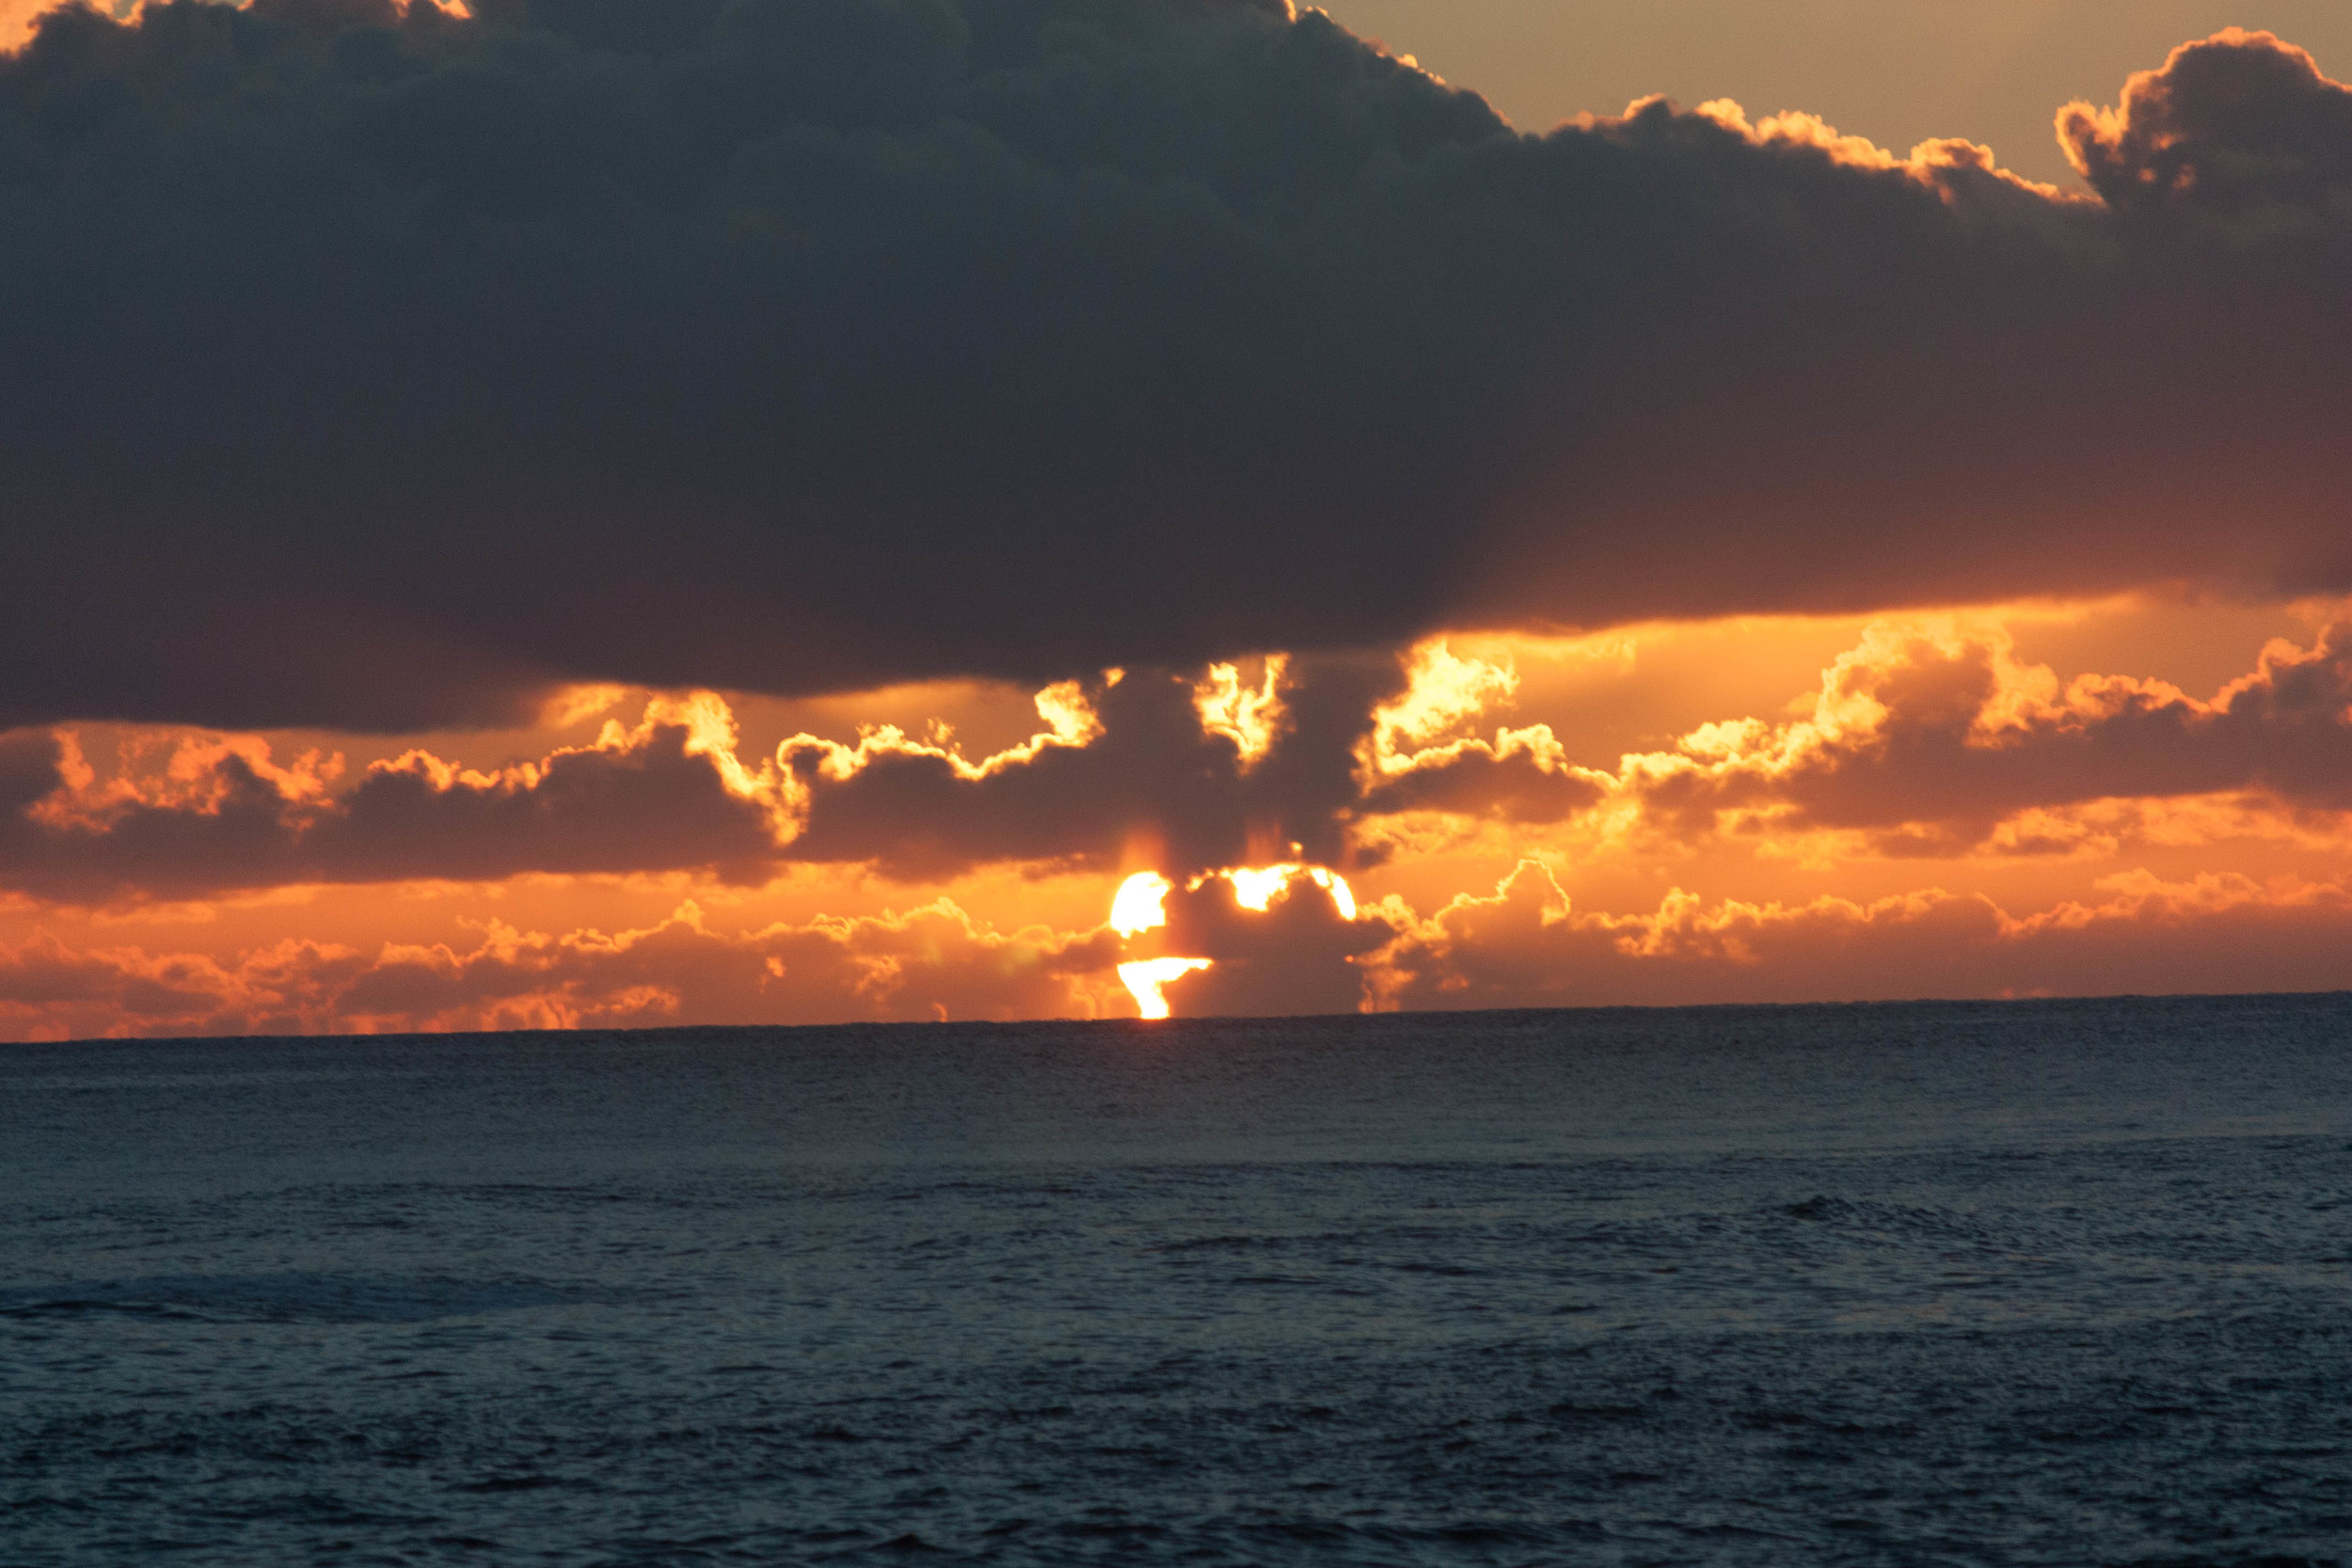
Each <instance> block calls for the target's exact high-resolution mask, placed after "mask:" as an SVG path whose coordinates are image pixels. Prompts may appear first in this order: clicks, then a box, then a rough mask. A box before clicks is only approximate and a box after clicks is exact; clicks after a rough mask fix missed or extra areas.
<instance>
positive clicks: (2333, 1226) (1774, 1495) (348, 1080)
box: [0, 996, 2352, 1568]
mask: <svg viewBox="0 0 2352 1568" xmlns="http://www.w3.org/2000/svg"><path fill="white" fill-rule="evenodd" d="M956 1560H976V1561H988V1562H999V1563H1009V1564H1026V1563H1093V1562H1142V1563H1152V1562H1180V1561H1181V1562H1188V1563H1293V1562H1295V1563H1327V1564H1387V1563H1394V1564H1424V1563H1426V1564H1453V1563H1479V1564H1489V1563H1490V1564H1523V1563H1600V1564H1633V1563H1661V1564H1665V1563H1673V1564H1681V1563H1707V1564H1712V1563H1738V1564H1748V1563H1756V1564H1764V1563H1770V1564H1804V1565H1813V1564H1845V1563H1856V1564H1860V1563H1872V1564H1876V1563H1887V1564H1895V1563H1901V1564H1909V1563H1935V1564H1974V1563H1988V1564H1989V1563H2049V1564H2064V1565H2068V1568H2086V1565H2092V1564H2107V1563H2149V1564H2156V1563H2162V1564H2192V1563H2196V1564H2201V1563H2247V1564H2252V1563H2266V1564H2286V1563H2298V1562H2334V1561H2352V997H2347V996H2335V997H2268V998H2244V999H2229V1000H2165V1001H2138V1000H2130V1001H2110V1002H2050V1003H2023V1004H1981V1005H1978V1004H1967V1005H1955V1004H1923V1005H1915V1006H1851V1007H1770V1008H1767V1007H1755V1008H1708V1009H1695V1010H1682V1011H1631V1010H1629V1011H1606V1012H1581V1013H1580V1012H1554V1013H1489V1014H1476V1015H1461V1016H1452V1017H1392V1018H1376V1019H1325V1020H1304V1021H1290V1022H1176V1023H1170V1024H1161V1025H1156V1026H1152V1025H1140V1024H1083V1025H1023V1026H1005V1027H992V1026H985V1025H938V1026H921V1027H894V1028H841V1029H819V1030H749V1031H675V1032H663V1033H656V1034H644V1035H633V1036H632V1035H618V1034H581V1035H552V1036H521V1037H516V1036H507V1037H440V1038H379V1039H293V1040H239V1041H213V1042H184V1043H170V1044H137V1043H96V1044H76V1045H61V1046H9V1047H0V1562H4V1563H6V1564H7V1565H8V1568H39V1565H43V1564H92V1563H129V1562H140V1563H145V1562H168V1563H179V1564H235V1565H238V1568H246V1565H254V1564H277V1563H310V1562H322V1563H326V1562H333V1563H444V1562H446V1563H506V1562H514V1563H533V1564H582V1565H587V1564H599V1565H601V1564H638V1563H647V1564H651V1563H663V1564H667V1563H750V1562H776V1563H803V1562H845V1563H854V1562H914V1561H941V1562H945V1561H956Z"/></svg>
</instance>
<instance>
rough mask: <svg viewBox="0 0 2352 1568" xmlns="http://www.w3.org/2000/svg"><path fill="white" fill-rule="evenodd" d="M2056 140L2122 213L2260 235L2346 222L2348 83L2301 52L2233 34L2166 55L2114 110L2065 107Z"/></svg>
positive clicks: (2137, 78)
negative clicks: (2184, 218)
mask: <svg viewBox="0 0 2352 1568" xmlns="http://www.w3.org/2000/svg"><path fill="white" fill-rule="evenodd" d="M2058 140H2059V142H2060V143H2061V144H2063V146H2064V147H2065V149H2066V152H2067V156H2068V157H2069V158H2070V159H2072V160H2073V162H2074V166H2075V167H2076V168H2077V169H2079V170H2080V171H2081V172H2082V175H2083V178H2084V179H2086V180H2088V181H2090V185H2091V188H2092V189H2093V190H2095V191H2097V192H2098V193H2099V195H2100V196H2101V197H2102V198H2105V199H2106V202H2107V204H2108V205H2109V206H2111V207H2113V208H2115V209H2116V210H2117V211H2118V212H2121V213H2124V214H2135V215H2153V214H2164V213H2181V214H2196V215H2198V216H2201V217H2203V218H2206V219H2209V220H2213V221H2217V222H2227V223H2230V224H2232V225H2234V226H2236V227H2237V228H2238V229H2240V230H2242V231H2245V232H2248V233H2250V234H2254V235H2261V234H2265V233H2269V232H2276V231H2280V230H2310V229H2312V228H2314V227H2316V226H2318V225H2321V224H2341V223H2343V222H2344V220H2346V219H2347V218H2352V88H2348V87H2345V86H2344V84H2343V83H2342V82H2336V81H2331V80H2329V79H2328V77H2327V76H2326V75H2324V74H2322V73H2321V71H2320V69H2319V65H2318V62H2316V61H2315V60H2313V59H2312V56H2311V55H2309V54H2307V53H2305V52H2304V51H2303V50H2300V49H2297V48H2296V47H2295V46H2294V45H2292V44H2289V43H2283V42H2281V41H2280V40H2279V39H2278V38H2276V37H2275V36H2273V35H2272V34H2269V33H2249V32H2247V31H2245V30H2244V29H2243V28H2238V27H2232V28H2229V29H2227V30H2226V31H2223V32H2220V33H2217V34H2215V35H2214V36H2213V37H2212V38H2210V39H2207V40H2204V41H2202V42H2201V43H2185V44H2183V45H2182V46H2181V47H2180V48H2178V49H2175V50H2174V51H2172V55H2171V57H2170V58H2169V59H2167V60H2166V61H2165V62H2164V67H2163V69H2162V70H2160V71H2140V72H2138V73H2137V74H2136V75H2134V76H2133V77H2132V78H2131V80H2130V81H2128V82H2127V83H2125V84H2124V87H2123V101H2122V103H2121V104H2119V105H2117V106H2116V107H2113V108H2100V107H2097V106H2095V105H2093V104H2090V103H2070V104H2068V105H2067V106H2066V107H2065V108H2063V109H2061V110H2059V111H2058Z"/></svg>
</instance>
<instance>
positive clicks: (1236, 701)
mask: <svg viewBox="0 0 2352 1568" xmlns="http://www.w3.org/2000/svg"><path fill="white" fill-rule="evenodd" d="M1289 671H1290V656H1289V655H1288V654H1268V655H1266V656H1265V670H1264V675H1263V679H1262V680H1261V681H1260V683H1259V684H1258V685H1257V686H1256V687H1254V688H1253V687H1248V686H1245V685H1243V684H1242V678H1241V669H1240V667H1239V666H1238V665H1232V664H1212V665H1210V666H1209V675H1208V679H1206V680H1204V681H1202V682H1200V684H1199V685H1198V686H1195V687H1194V688H1193V689H1192V705H1193V708H1194V710H1195V711H1196V712H1198V713H1199V714H1200V728H1201V731H1202V733H1204V734H1207V735H1221V736H1224V737H1225V738H1226V739H1228V740H1230V741H1232V743H1233V747H1234V749H1235V750H1236V751H1237V752H1240V754H1241V759H1240V760H1241V770H1242V771H1243V772H1245V773H1247V772H1248V771H1249V770H1250V769H1251V768H1255V767H1256V766H1257V765H1258V763H1259V762H1260V761H1261V760H1263V758H1264V756H1265V754H1266V753H1267V752H1270V751H1272V750H1273V749H1274V742H1275V740H1276V738H1277V737H1278V736H1279V734H1280V733H1281V730H1282V726H1283V725H1284V724H1285V723H1287V722H1288V721H1289V719H1290V713H1289V710H1288V709H1287V708H1285V707H1284V706H1283V705H1282V679H1283V677H1284V675H1286V674H1287V673H1289Z"/></svg>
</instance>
